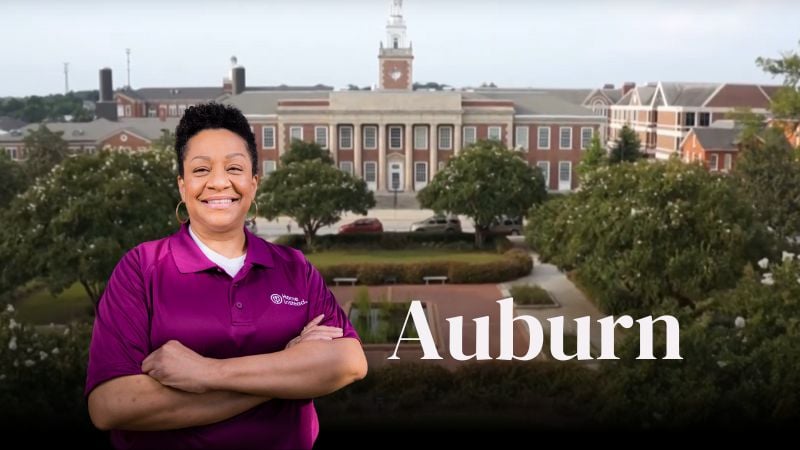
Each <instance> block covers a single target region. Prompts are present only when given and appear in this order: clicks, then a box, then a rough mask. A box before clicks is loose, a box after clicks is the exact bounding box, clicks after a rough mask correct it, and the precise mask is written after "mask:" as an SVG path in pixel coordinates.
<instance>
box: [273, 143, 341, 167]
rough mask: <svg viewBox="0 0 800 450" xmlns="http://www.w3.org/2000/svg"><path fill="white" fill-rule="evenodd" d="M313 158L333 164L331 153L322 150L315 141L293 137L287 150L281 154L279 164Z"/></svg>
mask: <svg viewBox="0 0 800 450" xmlns="http://www.w3.org/2000/svg"><path fill="white" fill-rule="evenodd" d="M313 159H319V160H321V161H322V162H323V163H325V164H329V165H332V164H333V158H332V157H331V153H330V152H329V151H327V150H324V149H323V148H322V147H320V145H319V144H317V143H316V142H305V141H301V140H299V139H294V140H292V144H291V145H290V146H289V151H287V152H286V153H284V154H283V156H281V166H288V165H289V164H291V163H293V162H296V161H310V160H313Z"/></svg>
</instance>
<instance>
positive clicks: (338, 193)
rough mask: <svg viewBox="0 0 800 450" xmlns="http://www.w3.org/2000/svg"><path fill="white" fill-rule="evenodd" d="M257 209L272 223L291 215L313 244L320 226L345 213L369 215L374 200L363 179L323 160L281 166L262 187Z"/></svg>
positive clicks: (339, 217)
mask: <svg viewBox="0 0 800 450" xmlns="http://www.w3.org/2000/svg"><path fill="white" fill-rule="evenodd" d="M258 206H259V211H261V215H262V216H264V217H266V218H267V219H269V220H272V219H275V218H276V217H278V216H280V215H285V216H289V217H291V218H292V219H294V220H295V222H297V223H298V225H300V226H301V227H302V228H303V233H304V234H305V237H306V242H307V243H308V244H311V243H312V241H313V239H314V236H315V235H316V233H317V231H318V230H319V229H320V227H323V226H327V225H332V224H334V223H336V222H337V221H338V220H339V219H341V216H342V214H343V213H345V212H347V211H353V212H355V213H358V214H366V213H367V210H368V209H369V208H372V207H374V206H375V197H374V196H373V195H372V192H370V191H369V190H368V189H367V183H366V182H364V180H361V179H357V178H355V177H353V176H352V175H349V174H347V173H344V172H342V171H341V170H339V169H337V168H336V167H334V166H333V165H331V164H329V163H327V162H323V160H321V159H312V160H306V161H295V162H292V163H290V164H288V165H285V166H281V167H280V168H279V169H278V170H276V171H275V172H273V173H272V174H271V175H270V176H269V177H268V178H266V179H265V180H264V181H263V182H262V184H261V187H260V188H259V194H258Z"/></svg>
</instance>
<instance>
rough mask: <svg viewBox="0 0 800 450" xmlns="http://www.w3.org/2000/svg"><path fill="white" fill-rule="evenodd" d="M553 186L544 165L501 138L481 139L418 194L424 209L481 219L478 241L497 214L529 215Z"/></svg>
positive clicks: (477, 227) (477, 244) (478, 242)
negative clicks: (531, 161) (547, 182)
mask: <svg viewBox="0 0 800 450" xmlns="http://www.w3.org/2000/svg"><path fill="white" fill-rule="evenodd" d="M546 195H547V191H546V190H545V187H544V177H543V176H542V173H541V171H540V170H538V169H535V168H532V167H530V166H529V165H528V164H527V163H526V162H525V161H523V159H522V158H521V157H520V154H519V153H517V152H514V151H511V150H509V149H507V148H506V147H505V146H504V145H503V144H502V143H500V142H498V141H479V142H477V143H475V144H473V145H472V146H470V147H469V149H467V150H466V151H465V152H464V153H462V154H461V155H459V156H457V157H455V158H452V159H450V161H449V162H448V164H447V166H446V167H445V168H444V169H443V170H442V171H440V172H439V173H437V174H436V176H435V177H434V178H433V180H432V181H431V183H430V184H428V186H426V187H425V188H424V189H422V190H421V191H420V192H419V193H418V194H417V200H419V202H420V204H421V205H422V206H423V207H424V208H431V209H433V210H435V211H440V212H450V213H454V214H463V215H466V216H469V217H471V218H472V220H473V221H474V223H475V246H476V247H481V246H482V245H483V237H484V234H485V233H486V230H488V228H489V226H490V225H491V224H492V221H494V220H495V218H497V217H499V216H502V215H508V216H513V217H517V216H523V215H524V214H525V213H526V212H527V211H528V209H529V208H530V207H531V206H532V205H534V204H536V203H540V202H542V201H543V200H544V198H545V196H546Z"/></svg>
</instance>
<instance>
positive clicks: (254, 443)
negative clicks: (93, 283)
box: [85, 225, 358, 449]
mask: <svg viewBox="0 0 800 450" xmlns="http://www.w3.org/2000/svg"><path fill="white" fill-rule="evenodd" d="M245 234H246V238H247V256H246V258H245V261H244V266H243V267H242V268H241V270H240V271H239V273H237V274H236V277H234V278H231V277H230V276H229V275H228V274H227V273H225V272H224V271H223V270H222V269H221V268H219V267H217V265H216V264H214V263H213V262H211V261H210V260H209V259H208V258H206V257H205V255H203V253H202V252H201V251H200V249H199V248H198V247H197V245H196V244H195V243H194V241H192V238H191V236H190V235H189V231H188V226H187V225H183V226H182V227H181V229H180V231H178V232H177V233H175V234H173V235H172V236H169V237H166V238H164V239H160V240H157V241H152V242H146V243H144V244H140V245H139V246H137V247H136V248H134V249H133V250H131V251H129V252H128V253H127V254H125V256H123V258H122V260H121V261H120V262H119V264H118V265H117V267H116V268H115V269H114V272H113V274H112V275H111V278H110V279H109V281H108V286H107V287H106V290H105V292H104V293H103V296H102V298H101V299H100V302H99V303H98V306H97V316H96V318H95V322H94V330H93V332H92V342H91V346H90V350H89V366H88V373H87V380H86V390H85V394H86V395H87V396H88V395H89V393H90V392H91V391H92V389H94V388H95V387H97V385H99V384H101V383H103V382H105V381H108V380H110V379H112V378H115V377H120V376H126V375H140V374H141V373H142V368H141V365H142V361H143V360H144V359H145V357H147V355H149V354H150V353H152V352H153V351H155V350H157V349H158V348H159V347H161V346H162V345H164V343H166V342H167V341H169V340H171V339H176V340H178V341H180V342H181V343H182V344H183V345H185V346H187V347H189V348H191V349H192V350H194V351H196V352H197V353H199V354H201V355H203V356H207V357H211V358H234V357H239V356H247V355H255V354H262V353H272V352H277V351H281V350H283V349H284V347H285V346H286V344H287V343H288V342H289V341H290V340H291V339H293V338H294V337H296V336H297V335H299V334H300V332H301V330H302V329H303V327H304V326H305V325H306V324H307V323H308V322H309V321H310V320H311V319H312V318H314V317H316V316H318V315H319V314H325V318H324V319H323V321H322V325H329V326H335V327H340V328H342V329H343V330H344V337H351V338H355V339H358V336H357V335H356V332H355V330H354V329H353V326H352V325H351V324H350V321H349V320H348V319H347V316H346V315H345V313H344V311H343V310H342V308H341V307H339V305H338V304H337V302H336V298H335V297H334V296H333V294H332V293H331V292H330V290H328V288H327V287H326V286H325V282H324V281H323V280H322V277H321V276H320V274H319V272H317V270H316V269H315V268H314V267H313V266H312V265H311V264H310V263H309V262H308V260H306V258H305V257H304V256H303V254H302V253H300V252H299V251H297V250H294V249H292V248H289V247H284V246H281V245H275V244H271V243H269V242H267V241H265V240H263V239H261V238H259V237H258V236H256V235H254V234H252V233H251V232H249V231H248V230H247V229H246V228H245ZM318 431H319V424H318V422H317V415H316V411H315V410H314V404H313V402H312V400H311V399H308V400H281V399H272V400H269V401H267V402H265V403H262V404H261V405H259V406H257V407H255V408H253V409H251V410H249V411H247V412H245V413H242V414H240V415H238V416H236V417H232V418H230V419H228V420H225V421H222V422H218V423H215V424H212V425H207V426H200V427H192V428H184V429H180V430H170V431H149V432H139V431H112V432H111V439H112V442H113V444H114V446H115V447H117V448H187V447H189V448H192V447H205V448H209V447H210V448H292V449H299V448H311V446H312V445H313V443H314V440H315V439H316V437H317V433H318Z"/></svg>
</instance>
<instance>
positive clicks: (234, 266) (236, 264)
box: [189, 225, 247, 278]
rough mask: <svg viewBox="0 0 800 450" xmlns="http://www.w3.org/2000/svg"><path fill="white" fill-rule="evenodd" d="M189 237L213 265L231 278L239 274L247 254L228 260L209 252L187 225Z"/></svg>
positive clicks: (211, 251)
mask: <svg viewBox="0 0 800 450" xmlns="http://www.w3.org/2000/svg"><path fill="white" fill-rule="evenodd" d="M189 236H191V237H192V240H193V241H194V243H195V244H197V246H198V247H200V251H201V252H203V254H204V255H206V258H208V259H210V260H211V262H213V263H214V264H216V265H218V266H220V267H222V270H224V271H225V272H227V273H228V275H230V276H231V278H233V277H235V276H236V274H237V273H239V269H241V268H242V266H244V257H245V256H247V252H244V255H242V256H237V257H236V258H228V257H227V256H224V255H220V254H219V253H217V252H215V251H214V250H211V249H210V248H209V247H208V246H207V245H206V244H204V243H203V241H201V240H200V239H199V238H198V237H197V235H196V234H194V231H192V226H191V225H189Z"/></svg>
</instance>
